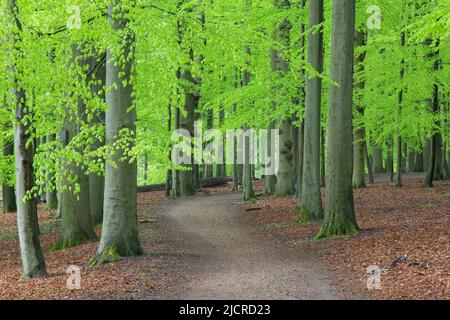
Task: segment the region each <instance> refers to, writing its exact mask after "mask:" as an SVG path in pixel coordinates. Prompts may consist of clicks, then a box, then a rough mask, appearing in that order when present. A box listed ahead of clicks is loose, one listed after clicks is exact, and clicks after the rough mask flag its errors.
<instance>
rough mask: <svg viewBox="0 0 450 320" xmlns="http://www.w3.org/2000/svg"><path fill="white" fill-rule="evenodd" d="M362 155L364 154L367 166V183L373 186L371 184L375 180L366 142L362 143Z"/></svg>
mask: <svg viewBox="0 0 450 320" xmlns="http://www.w3.org/2000/svg"><path fill="white" fill-rule="evenodd" d="M364 136H365V133H364ZM364 154H365V158H366V164H367V173H368V175H369V183H370V184H373V183H375V179H374V177H373V169H372V161H371V160H370V156H369V150H368V148H367V142H364Z"/></svg>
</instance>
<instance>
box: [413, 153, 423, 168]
mask: <svg viewBox="0 0 450 320" xmlns="http://www.w3.org/2000/svg"><path fill="white" fill-rule="evenodd" d="M414 155H415V159H414V172H423V171H424V168H423V151H419V152H415V154H414Z"/></svg>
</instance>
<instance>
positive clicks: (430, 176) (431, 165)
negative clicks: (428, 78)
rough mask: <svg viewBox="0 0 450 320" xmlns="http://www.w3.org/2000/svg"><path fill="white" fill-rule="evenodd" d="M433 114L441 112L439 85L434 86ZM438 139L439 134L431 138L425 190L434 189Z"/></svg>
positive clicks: (437, 125) (437, 123)
mask: <svg viewBox="0 0 450 320" xmlns="http://www.w3.org/2000/svg"><path fill="white" fill-rule="evenodd" d="M432 112H433V114H437V113H438V112H439V86H438V85H437V84H435V85H434V93H433V106H432ZM439 125H440V124H439V121H437V122H436V127H437V128H439ZM438 139H439V135H438V133H435V134H434V135H433V137H432V138H431V150H430V156H429V157H428V160H429V162H428V164H427V168H428V171H427V176H426V177H425V181H424V183H423V186H424V187H425V188H433V180H434V175H435V173H434V172H435V170H436V163H437V161H436V158H437V156H438V145H439V143H438Z"/></svg>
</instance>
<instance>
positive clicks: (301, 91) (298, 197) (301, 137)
mask: <svg viewBox="0 0 450 320" xmlns="http://www.w3.org/2000/svg"><path fill="white" fill-rule="evenodd" d="M305 4H306V0H302V1H300V6H301V8H302V9H304V8H305ZM300 34H301V36H300V57H299V59H300V61H301V63H305V62H306V61H305V59H306V48H305V40H306V39H305V24H304V23H303V21H301V22H300ZM300 77H301V78H302V79H305V81H306V72H305V70H304V69H301V70H300ZM305 90H306V88H305V86H304V85H303V84H301V85H299V104H301V103H303V104H305V99H306V91H305ZM297 142H298V148H297V150H298V155H297V158H298V164H297V172H296V178H297V181H296V182H295V184H296V188H295V189H296V190H295V192H296V201H297V207H298V208H300V203H301V197H302V188H303V160H304V147H305V121H304V119H302V120H301V122H300V127H299V129H298V141H297Z"/></svg>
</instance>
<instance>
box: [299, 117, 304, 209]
mask: <svg viewBox="0 0 450 320" xmlns="http://www.w3.org/2000/svg"><path fill="white" fill-rule="evenodd" d="M304 146H305V122H304V121H302V123H301V125H300V128H299V136H298V168H297V170H298V172H297V206H298V207H300V198H301V194H302V187H303V148H304Z"/></svg>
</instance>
